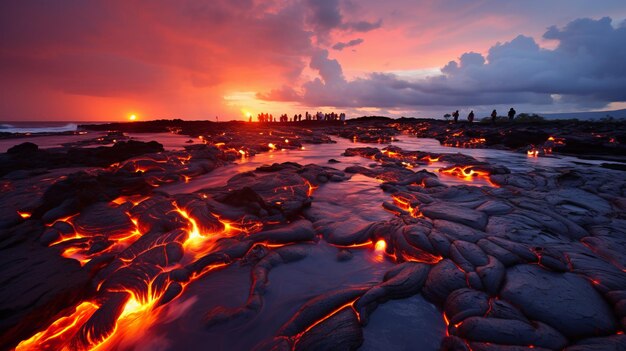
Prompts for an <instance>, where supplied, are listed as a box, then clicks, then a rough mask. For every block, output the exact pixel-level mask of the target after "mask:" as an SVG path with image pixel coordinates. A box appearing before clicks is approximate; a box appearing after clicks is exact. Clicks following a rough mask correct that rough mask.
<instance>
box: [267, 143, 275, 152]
mask: <svg viewBox="0 0 626 351" xmlns="http://www.w3.org/2000/svg"><path fill="white" fill-rule="evenodd" d="M267 147H269V148H270V151H274V150H276V145H274V144H272V143H269V144H267Z"/></svg>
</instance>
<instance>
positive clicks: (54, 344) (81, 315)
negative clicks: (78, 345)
mask: <svg viewBox="0 0 626 351" xmlns="http://www.w3.org/2000/svg"><path fill="white" fill-rule="evenodd" d="M98 308H99V306H98V305H96V304H94V303H92V302H88V301H87V302H83V303H81V304H80V305H78V306H77V307H76V310H75V311H74V313H72V314H71V315H69V316H65V317H61V318H59V319H57V320H56V321H55V322H54V323H52V324H51V325H50V326H49V327H48V329H46V330H44V331H41V332H39V333H37V334H35V335H33V336H32V337H31V338H30V339H28V340H24V341H22V342H20V343H19V345H17V347H16V348H15V351H27V350H58V349H61V348H60V346H61V345H60V343H62V342H63V338H59V337H60V336H62V335H64V334H66V335H69V334H72V333H75V332H76V331H77V330H78V329H79V328H80V327H81V326H82V325H83V324H84V323H85V322H86V321H87V320H88V319H89V318H90V317H91V315H92V314H93V313H94V312H95V311H96V310H97V309H98Z"/></svg>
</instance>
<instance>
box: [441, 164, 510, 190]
mask: <svg viewBox="0 0 626 351" xmlns="http://www.w3.org/2000/svg"><path fill="white" fill-rule="evenodd" d="M439 172H441V173H443V174H448V175H453V176H455V177H457V178H461V179H463V180H465V181H468V182H471V181H473V180H474V178H475V177H478V178H482V179H484V180H486V181H487V182H488V183H489V184H490V185H491V186H494V187H497V186H498V185H497V184H494V183H493V182H491V178H490V177H489V176H490V174H489V172H487V171H483V170H477V169H474V167H473V166H454V167H451V168H440V169H439Z"/></svg>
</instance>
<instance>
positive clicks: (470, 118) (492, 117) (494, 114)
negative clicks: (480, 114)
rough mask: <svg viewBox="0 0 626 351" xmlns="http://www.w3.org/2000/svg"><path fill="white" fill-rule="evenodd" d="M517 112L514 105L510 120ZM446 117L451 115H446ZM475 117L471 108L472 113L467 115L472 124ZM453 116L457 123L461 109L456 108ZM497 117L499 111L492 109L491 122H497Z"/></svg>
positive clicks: (509, 115) (509, 114)
mask: <svg viewBox="0 0 626 351" xmlns="http://www.w3.org/2000/svg"><path fill="white" fill-rule="evenodd" d="M515 114H517V112H516V111H515V109H513V107H511V109H510V110H509V113H508V117H509V121H512V120H513V118H515ZM446 117H450V115H446ZM474 117H475V116H474V110H471V111H470V113H469V114H468V115H467V121H468V122H469V123H470V124H471V123H473V122H474ZM452 118H454V123H457V122H458V121H459V110H456V111H454V112H453V113H452ZM497 118H498V112H497V111H496V110H495V109H494V110H493V111H491V123H494V124H495V123H496V119H497Z"/></svg>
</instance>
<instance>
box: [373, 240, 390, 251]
mask: <svg viewBox="0 0 626 351" xmlns="http://www.w3.org/2000/svg"><path fill="white" fill-rule="evenodd" d="M386 248H387V242H385V240H383V239H380V240H378V241H377V242H376V244H375V245H374V250H376V252H384V251H385V249H386Z"/></svg>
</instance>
